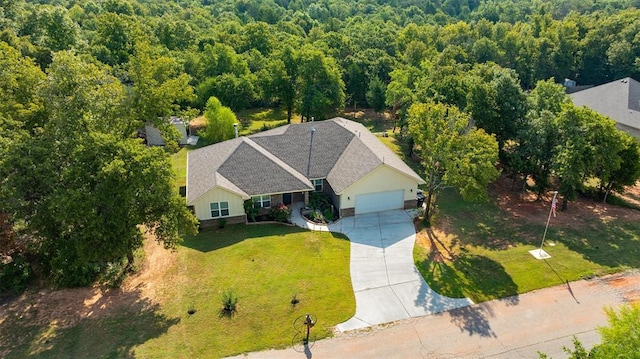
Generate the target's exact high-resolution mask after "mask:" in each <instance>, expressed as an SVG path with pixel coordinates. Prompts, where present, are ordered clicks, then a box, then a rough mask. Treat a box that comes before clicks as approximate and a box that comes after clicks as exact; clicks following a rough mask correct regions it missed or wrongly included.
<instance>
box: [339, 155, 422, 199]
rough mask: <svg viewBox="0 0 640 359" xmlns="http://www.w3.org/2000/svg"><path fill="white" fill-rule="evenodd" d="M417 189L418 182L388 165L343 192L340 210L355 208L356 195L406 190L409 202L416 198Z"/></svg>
mask: <svg viewBox="0 0 640 359" xmlns="http://www.w3.org/2000/svg"><path fill="white" fill-rule="evenodd" d="M417 188H418V183H417V182H416V180H414V179H412V178H410V177H408V176H406V175H404V174H402V173H400V172H398V171H396V170H395V169H392V168H390V167H387V166H386V165H381V166H379V167H378V168H376V169H375V170H373V171H371V172H370V173H369V174H367V175H366V176H364V177H362V178H361V179H360V180H358V181H357V182H356V183H354V184H352V185H351V186H349V187H347V188H346V189H345V190H344V191H342V193H341V194H340V208H341V209H344V208H353V207H355V200H356V195H359V194H365V193H375V192H387V191H393V190H404V200H405V201H409V200H412V199H415V198H416V189H417Z"/></svg>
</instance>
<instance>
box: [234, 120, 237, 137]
mask: <svg viewBox="0 0 640 359" xmlns="http://www.w3.org/2000/svg"><path fill="white" fill-rule="evenodd" d="M233 132H235V134H236V138H238V124H237V123H234V124H233Z"/></svg>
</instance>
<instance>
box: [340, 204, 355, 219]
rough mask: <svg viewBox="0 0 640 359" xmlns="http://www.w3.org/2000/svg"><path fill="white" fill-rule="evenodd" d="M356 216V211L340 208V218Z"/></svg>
mask: <svg viewBox="0 0 640 359" xmlns="http://www.w3.org/2000/svg"><path fill="white" fill-rule="evenodd" d="M355 215H356V209H355V208H353V207H351V208H340V218H342V217H352V216H355Z"/></svg>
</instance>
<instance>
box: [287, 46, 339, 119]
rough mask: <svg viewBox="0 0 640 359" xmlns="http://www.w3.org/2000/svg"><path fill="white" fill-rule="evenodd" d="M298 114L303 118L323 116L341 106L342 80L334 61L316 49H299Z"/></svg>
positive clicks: (320, 117)
mask: <svg viewBox="0 0 640 359" xmlns="http://www.w3.org/2000/svg"><path fill="white" fill-rule="evenodd" d="M299 59H300V60H299V61H300V62H299V67H298V71H299V72H298V74H299V79H300V102H299V108H300V110H299V113H300V114H301V115H302V118H303V119H306V120H309V119H311V118H312V117H315V118H317V119H323V118H325V117H327V115H329V113H331V112H332V111H336V110H338V109H340V108H342V107H343V106H344V100H345V94H344V82H342V77H341V76H340V70H339V69H338V65H337V64H336V62H335V60H334V59H333V58H330V57H326V56H324V55H323V54H322V52H320V51H319V50H316V49H313V48H310V47H305V48H303V49H302V50H301V52H300V57H299Z"/></svg>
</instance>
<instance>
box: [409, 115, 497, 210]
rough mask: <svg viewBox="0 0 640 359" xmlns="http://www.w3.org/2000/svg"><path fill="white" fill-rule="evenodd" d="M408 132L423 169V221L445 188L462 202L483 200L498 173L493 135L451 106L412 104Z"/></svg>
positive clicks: (433, 208)
mask: <svg viewBox="0 0 640 359" xmlns="http://www.w3.org/2000/svg"><path fill="white" fill-rule="evenodd" d="M409 131H410V132H411V135H412V136H413V138H414V141H415V144H416V145H417V146H418V151H419V154H420V157H421V161H422V164H423V165H424V169H425V178H426V182H427V183H426V185H425V186H426V192H427V194H426V198H425V205H426V211H425V219H426V221H427V222H430V221H431V218H432V217H433V214H434V211H435V202H436V196H437V195H438V193H439V192H440V190H441V189H442V188H443V187H445V186H453V187H456V188H458V189H459V190H460V193H461V195H462V196H463V198H464V199H465V200H471V201H478V200H483V199H486V197H487V194H486V187H487V185H488V184H489V183H490V182H491V181H493V180H495V179H496V178H497V177H498V175H499V174H500V172H499V171H498V169H497V168H496V167H495V165H496V163H497V162H498V145H497V142H496V140H495V138H494V137H493V136H490V135H488V134H486V133H485V132H484V131H483V130H478V129H476V128H474V127H472V126H470V125H469V115H468V114H466V113H464V112H460V111H459V110H458V108H457V107H455V106H448V105H444V104H435V103H430V104H425V103H416V104H413V105H412V106H411V107H410V108H409Z"/></svg>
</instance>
